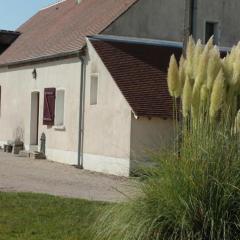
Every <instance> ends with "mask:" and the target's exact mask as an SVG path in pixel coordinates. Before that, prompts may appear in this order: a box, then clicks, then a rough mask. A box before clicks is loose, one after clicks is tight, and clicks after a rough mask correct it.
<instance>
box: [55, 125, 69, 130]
mask: <svg viewBox="0 0 240 240" xmlns="http://www.w3.org/2000/svg"><path fill="white" fill-rule="evenodd" d="M53 128H54V130H56V131H65V130H66V127H65V126H64V125H61V126H53Z"/></svg>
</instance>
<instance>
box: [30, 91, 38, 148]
mask: <svg viewBox="0 0 240 240" xmlns="http://www.w3.org/2000/svg"><path fill="white" fill-rule="evenodd" d="M38 125H39V92H32V94H31V126H30V127H31V129H30V145H35V146H36V145H38Z"/></svg>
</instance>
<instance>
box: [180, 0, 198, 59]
mask: <svg viewBox="0 0 240 240" xmlns="http://www.w3.org/2000/svg"><path fill="white" fill-rule="evenodd" d="M196 8H197V0H185V19H184V40H183V54H184V56H186V48H187V42H188V38H189V36H191V35H192V36H193V38H195V37H196V36H195V35H196V11H197V10H196Z"/></svg>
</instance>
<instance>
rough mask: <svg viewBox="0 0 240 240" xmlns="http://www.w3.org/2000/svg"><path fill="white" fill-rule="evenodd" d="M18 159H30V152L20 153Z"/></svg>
mask: <svg viewBox="0 0 240 240" xmlns="http://www.w3.org/2000/svg"><path fill="white" fill-rule="evenodd" d="M18 157H25V158H29V157H30V152H29V151H25V150H23V151H20V152H19V154H18Z"/></svg>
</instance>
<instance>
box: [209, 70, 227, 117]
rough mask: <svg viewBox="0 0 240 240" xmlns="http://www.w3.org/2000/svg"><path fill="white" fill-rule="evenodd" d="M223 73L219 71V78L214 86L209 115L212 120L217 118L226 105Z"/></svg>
mask: <svg viewBox="0 0 240 240" xmlns="http://www.w3.org/2000/svg"><path fill="white" fill-rule="evenodd" d="M224 81H225V80H224V75H223V71H222V70H221V71H219V73H218V75H217V78H216V80H215V82H214V85H213V90H212V95H211V104H210V109H209V115H210V118H211V119H214V118H215V117H216V116H217V113H218V111H219V110H220V109H221V107H222V106H223V103H224V96H225V85H224Z"/></svg>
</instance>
